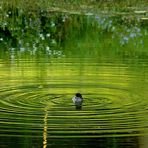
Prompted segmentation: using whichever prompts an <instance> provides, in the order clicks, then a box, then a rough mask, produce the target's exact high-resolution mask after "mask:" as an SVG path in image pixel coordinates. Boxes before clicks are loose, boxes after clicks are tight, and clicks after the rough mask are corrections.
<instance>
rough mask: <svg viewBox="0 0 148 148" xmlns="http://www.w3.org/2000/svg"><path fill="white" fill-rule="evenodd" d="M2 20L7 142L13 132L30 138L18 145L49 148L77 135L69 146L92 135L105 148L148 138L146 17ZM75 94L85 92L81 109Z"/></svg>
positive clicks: (1, 97) (1, 94) (0, 72)
mask: <svg viewBox="0 0 148 148" xmlns="http://www.w3.org/2000/svg"><path fill="white" fill-rule="evenodd" d="M16 11H18V10H16ZM14 13H17V12H14ZM15 19H16V22H15V21H14V20H15ZM23 21H24V22H23ZM127 21H129V22H127ZM6 22H9V23H10V24H9V23H8V24H6V25H4V24H5V23H6ZM2 25H4V26H1V29H0V33H1V36H2V37H1V43H2V44H1V45H0V49H1V50H0V81H1V83H0V86H1V88H0V103H1V105H0V106H1V115H0V116H1V119H2V121H1V123H0V128H1V132H2V136H4V137H6V141H7V140H8V143H9V142H10V143H12V141H11V138H9V136H12V137H14V139H13V140H14V141H17V140H16V139H17V137H27V138H26V139H24V138H20V141H21V140H22V141H21V142H20V143H19V142H18V145H21V147H23V146H24V147H25V146H29V145H31V142H30V139H31V141H32V143H33V144H32V145H33V146H36V145H37V144H39V145H40V146H43V147H48V146H49V145H50V142H53V145H55V146H59V143H60V144H61V143H62V141H61V140H59V139H58V138H63V139H64V140H67V139H68V141H70V138H72V140H71V141H72V142H74V143H72V144H69V145H71V146H76V145H77V140H75V138H80V139H81V140H82V141H81V140H80V143H79V142H78V145H82V144H84V145H87V144H88V141H91V140H90V139H93V140H96V141H95V142H96V143H97V146H99V143H98V142H97V141H98V139H99V137H100V141H101V142H102V143H103V144H104V145H105V146H106V147H109V146H111V147H120V145H121V144H122V142H123V141H124V140H123V141H122V139H120V138H119V137H127V139H130V140H131V141H132V142H131V143H136V145H138V144H137V141H138V140H137V137H136V136H143V135H147V132H148V129H147V122H148V120H147V119H148V117H147V104H148V102H147V96H148V93H147V92H148V91H147V88H148V81H147V79H148V68H147V67H148V66H147V65H148V60H147V56H148V55H147V43H148V42H147V27H146V25H144V24H143V22H138V20H137V19H136V18H135V19H134V21H133V20H132V19H131V20H130V19H129V18H125V17H124V16H122V17H121V18H120V16H119V17H118V16H117V15H116V16H115V17H112V16H103V15H91V16H89V15H76V14H65V13H64V14H61V13H51V14H50V15H48V14H47V12H46V11H45V12H38V13H37V14H36V15H35V14H27V15H25V13H24V12H22V14H19V15H17V14H15V15H14V16H13V17H12V16H9V17H7V18H3V22H2ZM11 28H12V29H11ZM76 92H81V93H82V94H83V96H84V106H83V110H81V111H79V112H78V111H76V110H75V107H74V105H73V103H72V100H71V98H72V97H73V95H74V94H75V93H76ZM28 137H30V138H28ZM102 137H109V138H104V139H102ZM132 137H134V138H132ZM85 138H87V140H88V141H87V140H84V139H85ZM57 139H58V140H59V143H58V144H57V143H56V140H57ZM125 139H126V138H125ZM36 140H37V141H36ZM52 140H53V141H52ZM93 140H92V141H93ZM4 141H5V140H4ZM34 141H35V142H34ZM92 141H91V142H92ZM104 141H105V142H104ZM135 141H136V142H135ZM64 142H65V141H64ZM95 142H94V143H95ZM28 143H29V144H28ZM92 143H93V142H92ZM92 143H91V144H92ZM129 143H130V142H129ZM3 144H4V146H5V143H4V142H3ZM51 145H52V144H51ZM69 145H66V146H67V147H68V146H69ZM6 146H7V144H6ZM89 146H90V145H89Z"/></svg>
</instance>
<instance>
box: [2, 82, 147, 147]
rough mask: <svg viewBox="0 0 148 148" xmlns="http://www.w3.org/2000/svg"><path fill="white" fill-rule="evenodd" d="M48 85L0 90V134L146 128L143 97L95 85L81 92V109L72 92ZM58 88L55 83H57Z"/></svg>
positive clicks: (118, 132)
mask: <svg viewBox="0 0 148 148" xmlns="http://www.w3.org/2000/svg"><path fill="white" fill-rule="evenodd" d="M49 86H50V85H46V86H44V87H43V88H42V87H40V86H39V85H28V86H26V85H25V86H18V87H10V86H9V87H3V88H1V90H0V94H1V99H0V108H1V109H0V111H1V124H0V128H1V132H2V135H12V136H14V135H17V136H25V135H27V136H29V135H30V136H31V135H34V136H39V137H40V136H42V135H43V137H44V144H46V138H47V135H48V136H50V137H89V136H90V135H91V136H92V137H98V136H101V137H102V136H113V135H116V136H121V135H122V136H126V135H142V134H144V133H146V132H145V131H147V129H148V128H147V124H146V123H147V107H148V106H147V105H146V103H147V100H144V98H142V97H141V96H140V95H138V94H134V93H133V92H132V91H131V92H130V91H129V90H126V89H122V88H116V87H113V86H112V87H111V86H109V85H108V86H107V85H106V86H105V87H102V86H101V85H100V86H98V88H97V92H96V93H92V94H91V93H84V94H83V97H84V103H83V107H82V110H81V111H77V110H75V106H74V105H73V103H72V100H71V98H72V97H73V95H74V94H73V93H68V94H60V93H59V94H51V93H49V92H50V91H49V88H50V87H49ZM57 87H58V84H57ZM92 87H93V86H92Z"/></svg>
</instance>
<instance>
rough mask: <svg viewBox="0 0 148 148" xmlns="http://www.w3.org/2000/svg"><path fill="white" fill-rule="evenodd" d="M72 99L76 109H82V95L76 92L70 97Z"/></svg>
mask: <svg viewBox="0 0 148 148" xmlns="http://www.w3.org/2000/svg"><path fill="white" fill-rule="evenodd" d="M72 101H73V103H74V104H75V106H76V110H81V109H82V103H83V97H82V95H81V94H80V93H76V94H75V96H74V97H73V98H72Z"/></svg>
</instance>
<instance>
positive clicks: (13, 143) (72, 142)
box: [0, 137, 141, 148]
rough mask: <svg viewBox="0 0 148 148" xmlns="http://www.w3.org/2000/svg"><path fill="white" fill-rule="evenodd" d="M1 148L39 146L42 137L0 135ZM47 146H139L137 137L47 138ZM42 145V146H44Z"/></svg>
mask: <svg viewBox="0 0 148 148" xmlns="http://www.w3.org/2000/svg"><path fill="white" fill-rule="evenodd" d="M0 141H1V143H0V146H1V148H16V147H18V148H41V147H43V143H42V142H43V141H42V138H35V137H1V138H0ZM47 141H48V142H47V146H46V147H47V148H48V147H52V148H59V147H60V148H92V147H93V148H141V146H140V145H139V137H103V138H48V139H47ZM46 147H43V148H46Z"/></svg>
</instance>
